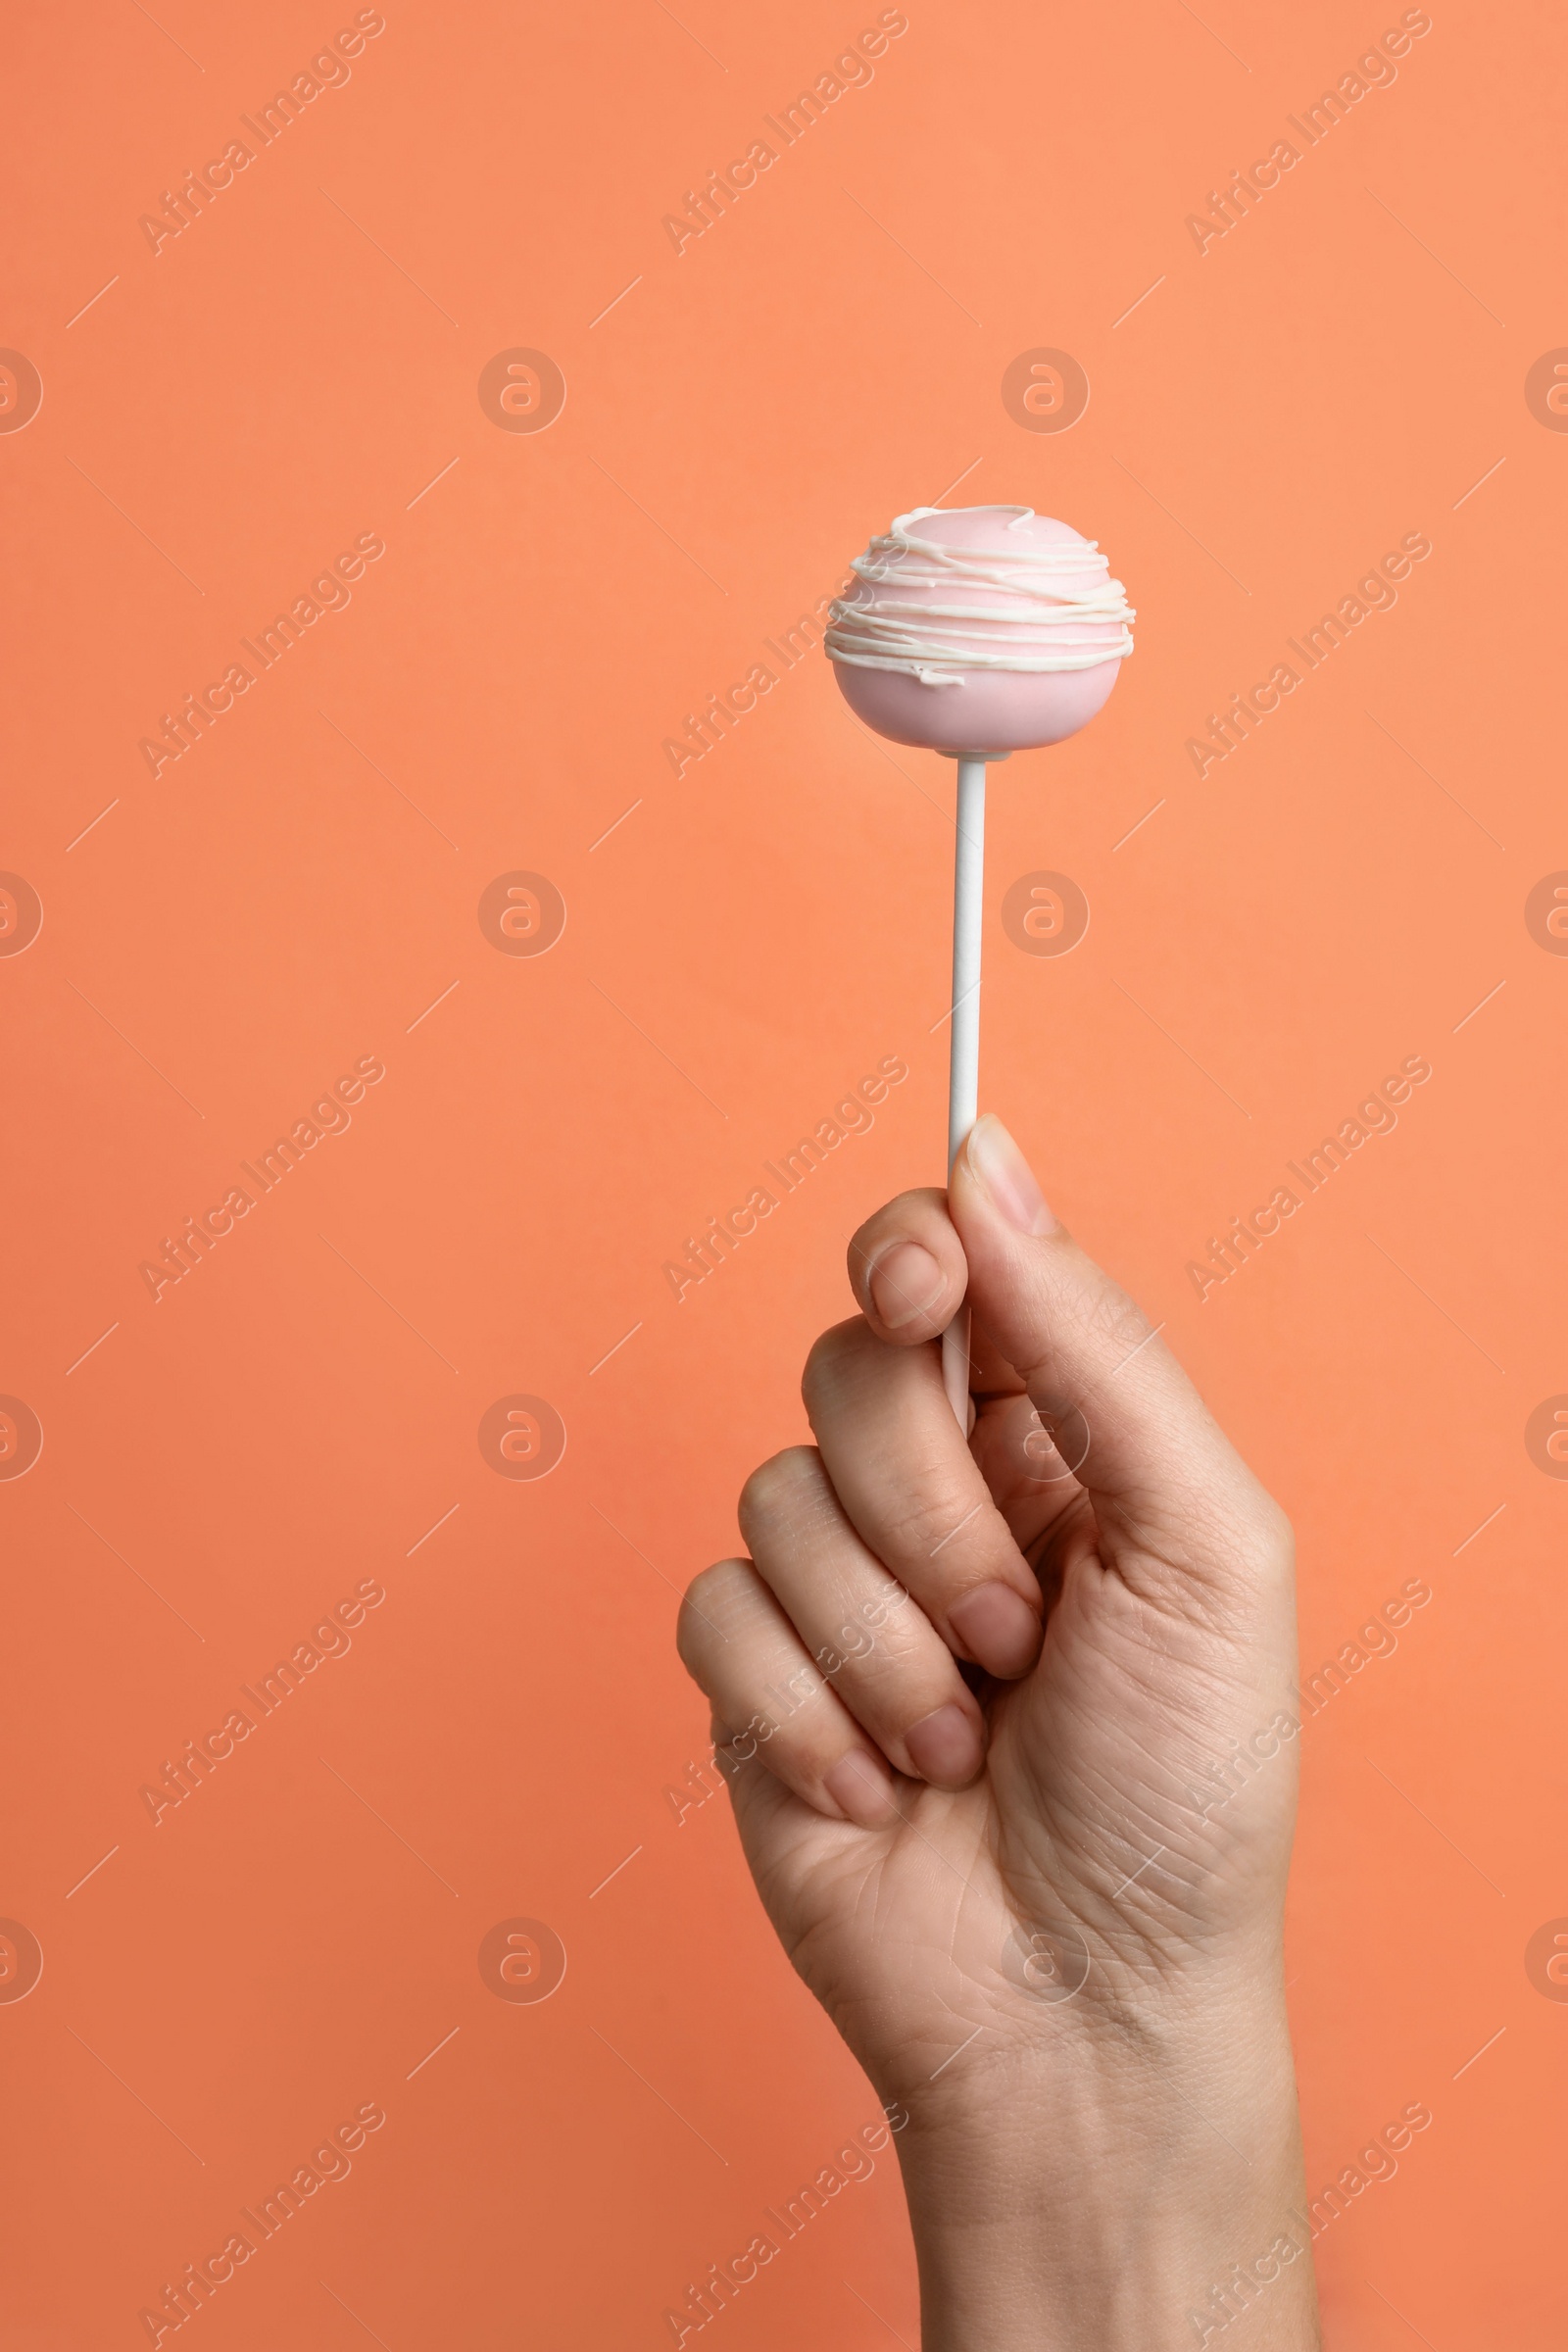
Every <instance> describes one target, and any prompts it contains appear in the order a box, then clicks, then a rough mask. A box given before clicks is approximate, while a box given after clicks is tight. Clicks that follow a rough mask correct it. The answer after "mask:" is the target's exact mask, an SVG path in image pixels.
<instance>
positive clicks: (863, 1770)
mask: <svg viewBox="0 0 1568 2352" xmlns="http://www.w3.org/2000/svg"><path fill="white" fill-rule="evenodd" d="M822 1786H823V1788H824V1789H826V1790H827V1793H828V1795H829V1796H830V1797H831V1798H832V1799H833V1802H834V1803H835V1804H836V1805H837V1806H838V1809H839V1811H840V1812H841V1813H843V1814H845V1815H847V1816H848V1818H849V1819H850V1820H851V1821H853V1822H854V1823H856V1825H857V1826H858V1828H859V1829H862V1830H879V1829H881V1827H882V1826H883V1824H884V1823H885V1822H887V1821H888V1820H890V1819H891V1818H892V1815H893V1812H894V1795H893V1780H892V1776H891V1774H890V1773H889V1772H888V1769H887V1767H886V1765H885V1764H883V1763H882V1761H881V1759H880V1758H879V1757H876V1756H870V1755H867V1754H866V1752H865V1750H864V1749H863V1748H852V1749H851V1750H850V1752H849V1754H848V1755H847V1756H840V1758H839V1760H838V1762H837V1763H836V1764H835V1765H833V1766H832V1767H831V1768H830V1769H829V1770H828V1771H827V1772H824V1773H823V1775H822Z"/></svg>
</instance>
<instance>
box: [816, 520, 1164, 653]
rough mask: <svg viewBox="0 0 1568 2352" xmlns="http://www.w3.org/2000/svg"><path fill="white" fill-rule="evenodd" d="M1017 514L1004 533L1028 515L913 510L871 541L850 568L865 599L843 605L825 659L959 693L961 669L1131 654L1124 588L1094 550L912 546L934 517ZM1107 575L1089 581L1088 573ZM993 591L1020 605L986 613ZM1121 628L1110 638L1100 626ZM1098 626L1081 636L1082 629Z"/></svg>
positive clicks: (834, 614) (835, 612)
mask: <svg viewBox="0 0 1568 2352" xmlns="http://www.w3.org/2000/svg"><path fill="white" fill-rule="evenodd" d="M999 512H1000V513H1003V514H1010V515H1011V516H1012V520H1011V521H1010V522H1009V523H1008V524H1007V526H1006V527H1007V529H1008V530H1009V531H1021V530H1023V529H1024V528H1025V527H1026V526H1027V525H1028V524H1029V522H1031V521H1032V520H1033V517H1034V512H1035V510H1034V509H1033V507H1013V508H1001V509H998V508H990V509H985V508H978V507H968V508H953V507H913V508H911V509H910V511H909V513H908V514H907V515H898V516H896V517H895V519H894V521H893V522H892V523H891V524H890V526H889V528H888V532H887V535H886V537H885V538H880V539H873V540H872V542H871V544H870V546H869V547H868V548H867V549H866V551H865V553H864V555H863V556H857V557H856V559H855V562H854V563H853V564H852V565H851V566H850V568H851V570H852V571H854V572H855V573H856V575H857V577H858V579H859V580H861V581H863V582H864V584H865V589H868V590H869V592H870V593H869V594H868V595H866V594H865V593H864V592H863V591H862V590H860V589H857V590H856V592H855V594H854V596H852V597H848V598H846V597H836V598H835V599H834V601H833V605H832V607H831V613H830V619H829V625H828V630H827V635H826V638H825V639H824V650H825V652H826V653H827V655H828V657H829V659H830V660H832V661H834V662H847V663H848V664H849V665H850V666H851V667H852V668H854V669H892V670H900V671H902V672H903V673H904V674H905V676H907V677H912V678H918V679H919V681H920V683H921V684H922V685H923V686H956V685H958V684H960V683H961V679H962V673H963V672H964V671H965V670H978V669H1003V670H1008V669H1010V670H1027V671H1053V670H1066V669H1092V668H1093V667H1094V666H1095V664H1096V663H1097V662H1114V661H1119V660H1121V659H1123V658H1124V657H1125V656H1126V655H1128V654H1130V653H1131V652H1132V650H1133V638H1132V630H1131V628H1130V626H1129V625H1128V624H1129V623H1130V622H1131V621H1133V620H1134V619H1136V617H1137V615H1136V614H1135V613H1134V612H1133V610H1132V608H1131V606H1130V605H1129V604H1128V602H1127V592H1126V590H1125V589H1124V588H1123V586H1122V584H1121V582H1120V580H1113V579H1112V578H1111V576H1110V565H1109V564H1108V563H1107V562H1106V560H1105V558H1104V557H1103V555H1101V553H1100V549H1099V545H1098V543H1097V542H1096V541H1095V540H1093V539H1063V540H1054V541H1052V542H1050V543H1048V544H1047V545H1045V546H1041V545H1038V544H1035V543H1033V542H1031V541H1029V540H1027V539H1020V541H1019V544H1018V546H1017V547H1016V548H1015V549H1014V548H1005V549H1003V548H985V549H972V548H961V547H952V546H949V545H947V544H946V543H945V542H943V541H941V540H937V539H924V538H920V537H919V536H917V534H916V533H915V531H914V530H913V529H912V528H911V525H913V524H915V523H918V522H920V521H921V520H922V518H923V517H924V516H925V515H951V514H970V515H975V514H983V513H991V514H996V513H999ZM1086 570H1088V571H1089V572H1090V573H1091V574H1093V573H1095V572H1098V573H1100V574H1101V575H1102V576H1101V577H1099V578H1094V577H1091V578H1090V579H1089V580H1088V581H1085V579H1084V577H1083V574H1084V572H1085V571H1086ZM901 587H903V588H919V589H936V590H937V591H938V592H939V593H940V592H941V591H943V590H947V591H949V592H956V591H958V590H959V589H967V590H969V591H971V592H974V593H975V602H973V603H972V604H937V603H931V604H927V603H923V602H913V603H907V602H905V601H903V600H902V599H901V598H900V596H899V594H898V591H899V589H900V588H901ZM988 589H1001V590H1003V591H1005V593H1006V594H1007V595H1008V596H1009V597H1011V598H1013V599H1019V598H1022V599H1025V600H1026V602H1025V604H1024V605H1023V606H1022V607H1020V605H1019V604H1018V603H1016V602H1013V603H1010V604H1005V605H988V604H986V603H985V602H984V596H985V592H986V591H987V590H988ZM1106 622H1111V623H1113V624H1115V625H1116V626H1117V628H1118V629H1119V632H1120V633H1119V635H1118V636H1117V637H1115V638H1110V637H1108V636H1107V631H1106V627H1105V624H1106ZM1086 623H1091V624H1094V625H1092V626H1090V627H1088V628H1086V626H1085V624H1086Z"/></svg>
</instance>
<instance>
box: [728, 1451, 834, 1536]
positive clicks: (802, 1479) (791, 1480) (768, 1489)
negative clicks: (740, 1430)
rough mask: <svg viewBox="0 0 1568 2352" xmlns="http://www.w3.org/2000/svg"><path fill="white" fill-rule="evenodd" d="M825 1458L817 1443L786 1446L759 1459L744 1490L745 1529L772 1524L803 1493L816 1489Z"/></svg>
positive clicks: (742, 1520) (740, 1511)
mask: <svg viewBox="0 0 1568 2352" xmlns="http://www.w3.org/2000/svg"><path fill="white" fill-rule="evenodd" d="M821 1459H822V1457H821V1455H820V1454H819V1453H818V1452H817V1450H816V1447H815V1446H785V1447H784V1449H783V1451H782V1452H781V1453H775V1454H770V1455H769V1457H768V1459H767V1460H766V1461H765V1462H759V1463H758V1465H757V1468H756V1469H755V1470H754V1471H753V1472H752V1474H751V1476H750V1478H748V1479H747V1481H746V1484H745V1485H744V1486H743V1487H742V1489H741V1495H740V1502H739V1505H738V1516H739V1519H740V1523H741V1526H742V1528H743V1529H750V1528H756V1527H763V1528H765V1527H768V1526H770V1525H772V1524H773V1523H774V1522H775V1521H776V1520H777V1519H779V1518H780V1517H781V1516H782V1515H783V1514H784V1513H785V1512H786V1511H788V1510H789V1509H790V1507H791V1505H792V1504H793V1503H794V1502H796V1501H797V1500H798V1499H799V1498H800V1496H801V1495H803V1494H805V1493H807V1492H809V1491H814V1489H815V1488H816V1486H817V1484H818V1483H819V1480H820V1478H821Z"/></svg>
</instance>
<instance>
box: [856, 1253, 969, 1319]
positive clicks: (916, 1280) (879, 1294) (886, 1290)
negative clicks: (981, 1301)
mask: <svg viewBox="0 0 1568 2352" xmlns="http://www.w3.org/2000/svg"><path fill="white" fill-rule="evenodd" d="M865 1287H866V1290H867V1292H868V1293H869V1295H870V1299H871V1304H872V1306H873V1307H874V1308H875V1310H876V1315H877V1319H878V1321H879V1322H880V1323H881V1324H882V1325H883V1326H884V1327H885V1329H887V1330H888V1331H898V1330H900V1329H901V1328H902V1326H903V1325H904V1324H906V1323H912V1322H913V1321H914V1318H915V1316H916V1315H923V1314H926V1313H928V1312H929V1311H930V1309H931V1308H932V1307H933V1306H935V1305H936V1304H937V1301H938V1300H939V1299H941V1297H942V1294H943V1292H944V1291H945V1290H946V1289H947V1287H948V1278H947V1276H946V1275H945V1274H944V1273H943V1271H942V1268H941V1267H940V1266H939V1265H938V1264H937V1261H936V1259H935V1258H934V1257H933V1256H932V1254H931V1252H930V1250H926V1249H923V1248H922V1247H921V1245H920V1244H919V1243H918V1242H895V1243H894V1245H893V1247H892V1249H891V1250H886V1251H885V1252H884V1253H883V1255H882V1256H881V1257H879V1258H878V1259H877V1260H876V1263H875V1264H874V1265H873V1266H872V1268H871V1272H870V1275H869V1276H868V1278H867V1281H866V1286H865Z"/></svg>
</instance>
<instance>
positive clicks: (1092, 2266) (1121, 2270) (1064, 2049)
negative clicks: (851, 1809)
mask: <svg viewBox="0 0 1568 2352" xmlns="http://www.w3.org/2000/svg"><path fill="white" fill-rule="evenodd" d="M1076 2006H1077V2004H1075V2003H1065V2004H1062V2005H1061V2006H1060V2007H1059V2008H1058V2009H1055V2010H1054V2011H1053V2012H1052V2013H1051V2015H1050V2017H1049V2020H1047V2021H1042V2022H1043V2024H1045V2025H1046V2026H1047V2027H1048V2030H1047V2031H1045V2032H1043V2033H1041V2034H1039V2035H1038V2036H1037V2037H1034V2038H1032V2039H1031V2040H1030V2041H1029V2042H1027V2043H1025V2044H1022V2045H1019V2046H1017V2047H1015V2048H1011V2049H1008V2048H1005V2047H1004V2046H1003V2045H1002V2043H1001V2038H1000V2036H998V2037H997V2039H998V2047H997V2049H996V2050H994V2051H993V2052H992V2053H991V2054H990V2056H989V2058H988V2059H986V2060H985V2061H983V2062H981V2061H978V2060H977V2063H976V2064H975V2065H974V2066H973V2067H972V2068H971V2069H970V2070H969V2073H968V2076H967V2079H966V2081H965V2082H962V2083H960V2084H955V2085H953V2086H952V2087H951V2088H950V2089H949V2091H948V2092H947V2094H946V2096H945V2097H943V2098H941V2099H938V2098H937V2097H935V2096H928V2097H916V2098H912V2099H909V2100H907V2102H906V2105H907V2110H908V2116H909V2121H908V2124H907V2127H906V2129H905V2130H904V2131H902V2132H901V2133H900V2134H899V2140H898V2146H899V2153H900V2160H901V2163H902V2165H903V2168H904V2175H905V2186H906V2191H907V2197H908V2202H909V2216H910V2224H911V2228H912V2229H913V2233H914V2241H915V2247H916V2252H917V2254H918V2257H919V2265H920V2281H921V2306H922V2344H923V2346H924V2352H1015V2347H1016V2352H1025V2347H1027V2352H1055V2347H1057V2346H1060V2347H1062V2348H1063V2352H1068V2348H1069V2347H1070V2348H1071V2352H1078V2347H1080V2346H1083V2345H1086V2344H1093V2345H1094V2346H1095V2348H1096V2352H1122V2347H1124V2346H1125V2347H1126V2352H1166V2347H1170V2348H1171V2352H1175V2348H1176V2347H1182V2348H1183V2352H1192V2348H1193V2347H1200V2348H1201V2347H1202V2346H1204V2345H1207V2346H1209V2347H1210V2352H1213V2348H1214V2347H1217V2346H1218V2345H1219V2343H1220V2340H1221V2334H1222V2332H1223V2340H1224V2346H1225V2352H1236V2348H1237V2347H1246V2346H1250V2345H1253V2344H1255V2345H1257V2346H1259V2347H1261V2346H1262V2345H1264V2344H1266V2345H1267V2346H1268V2347H1269V2352H1310V2348H1311V2347H1315V2346H1316V2345H1317V2344H1318V2341H1319V2338H1318V2334H1317V2328H1316V2317H1315V2314H1316V2301H1315V2294H1314V2289H1313V2281H1312V2262H1311V2253H1310V2237H1311V2233H1310V2229H1309V2226H1308V2224H1307V2223H1306V2221H1305V2218H1304V2195H1303V2181H1302V2173H1301V2159H1300V2131H1299V2119H1298V2113H1297V2102H1296V2085H1295V2077H1294V2070H1293V2066H1292V2060H1291V2051H1290V2039H1289V2034H1288V2030H1287V2026H1286V2020H1285V2014H1284V2005H1283V2001H1282V2000H1281V1999H1280V1998H1279V1997H1278V1996H1277V1995H1276V1994H1272V1993H1262V1994H1260V1993H1258V1992H1256V1991H1255V1990H1254V1989H1246V1990H1238V1991H1237V1992H1236V1993H1234V1994H1233V1995H1232V1996H1231V1997H1229V1998H1227V1999H1225V2000H1222V2001H1216V2000H1212V1999H1209V2000H1204V2001H1201V2002H1197V2003H1188V2004H1185V2005H1184V2004H1181V2003H1174V2004H1167V2005H1165V2006H1163V2007H1161V2008H1159V2009H1151V2010H1149V2011H1147V2012H1144V2013H1143V2014H1141V2016H1140V2019H1139V2023H1138V2025H1137V2027H1136V2028H1135V2029H1132V2030H1129V2029H1128V2028H1127V2026H1126V2024H1125V2022H1124V2023H1123V2024H1121V2025H1119V2026H1116V2027H1107V2026H1106V2025H1105V2023H1104V2021H1103V2018H1101V2017H1099V2016H1097V2015H1096V2013H1095V2012H1094V2011H1093V2010H1092V2009H1085V2010H1084V2011H1083V2012H1082V2013H1081V2014H1080V2015H1079V2016H1078V2017H1077V2018H1076V2019H1075V2018H1074V2016H1073V2010H1074V2008H1075V2007H1076ZM978 2047H979V2045H978V2044H977V2045H976V2048H977V2050H978ZM940 2088H941V2085H940V2084H937V2085H933V2090H939V2089H940Z"/></svg>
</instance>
